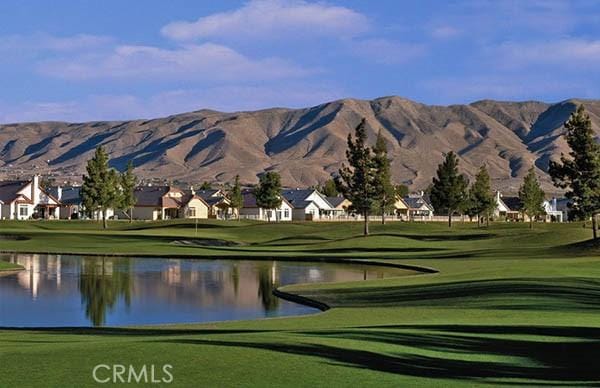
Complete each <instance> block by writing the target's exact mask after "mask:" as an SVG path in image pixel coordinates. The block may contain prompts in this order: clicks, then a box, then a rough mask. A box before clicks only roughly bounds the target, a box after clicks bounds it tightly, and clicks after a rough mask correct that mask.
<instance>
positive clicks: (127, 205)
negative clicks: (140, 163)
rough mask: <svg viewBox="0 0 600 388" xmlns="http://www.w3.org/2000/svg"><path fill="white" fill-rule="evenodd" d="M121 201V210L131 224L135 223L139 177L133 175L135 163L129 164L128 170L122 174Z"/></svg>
mask: <svg viewBox="0 0 600 388" xmlns="http://www.w3.org/2000/svg"><path fill="white" fill-rule="evenodd" d="M120 180H121V198H120V199H121V200H120V208H121V209H123V211H124V212H125V214H127V217H129V222H132V221H133V207H134V206H135V187H136V186H137V177H136V176H135V174H134V173H133V162H131V161H129V163H127V168H126V169H125V171H123V172H122V173H121V177H120Z"/></svg>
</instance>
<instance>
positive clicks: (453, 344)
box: [164, 326, 600, 386]
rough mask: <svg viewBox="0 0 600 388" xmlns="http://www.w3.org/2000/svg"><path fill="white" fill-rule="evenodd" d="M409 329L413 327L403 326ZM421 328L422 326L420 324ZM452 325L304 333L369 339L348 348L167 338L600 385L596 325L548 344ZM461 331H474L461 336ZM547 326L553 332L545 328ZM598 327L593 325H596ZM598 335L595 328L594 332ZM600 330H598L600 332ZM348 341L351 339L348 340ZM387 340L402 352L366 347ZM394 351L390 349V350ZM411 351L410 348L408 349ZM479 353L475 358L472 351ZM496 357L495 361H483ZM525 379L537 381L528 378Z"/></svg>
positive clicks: (390, 369)
mask: <svg viewBox="0 0 600 388" xmlns="http://www.w3.org/2000/svg"><path fill="white" fill-rule="evenodd" d="M402 328H403V329H407V327H402ZM418 328H419V329H420V328H421V327H418ZM445 328H446V326H428V327H427V329H429V330H435V331H437V332H438V333H430V332H423V333H420V332H418V331H417V332H415V330H414V329H412V331H411V332H401V331H393V330H386V331H374V330H373V331H360V330H356V329H352V330H339V331H316V332H303V333H302V334H306V335H307V338H306V341H310V339H311V338H313V337H316V338H317V339H319V340H320V341H322V339H323V338H325V337H326V338H330V339H333V338H335V339H342V340H356V341H364V342H366V344H365V346H366V348H365V347H361V348H360V349H357V348H348V347H343V348H342V347H337V346H331V345H325V344H322V343H318V344H315V343H271V342H246V341H223V340H216V341H215V340H204V339H169V340H165V341H164V342H168V343H176V344H190V345H205V346H225V347H237V348H250V349H260V350H267V351H274V352H279V353H284V354H293V355H301V356H311V357H320V358H323V359H326V360H327V362H328V363H332V364H334V365H343V366H348V367H355V368H366V369H370V370H375V371H380V372H386V373H393V374H399V375H406V376H414V377H427V378H450V379H460V380H472V381H480V382H483V381H481V379H485V382H496V383H505V384H511V383H512V384H515V382H514V381H513V382H510V381H507V380H504V381H502V380H498V379H519V380H520V381H519V382H518V384H523V385H525V384H534V385H542V384H558V385H560V384H576V385H579V386H582V385H588V384H589V385H597V384H598V383H600V369H599V368H598V367H597V360H598V358H599V357H600V340H598V339H597V338H594V339H588V340H584V341H582V340H581V337H582V335H581V331H582V330H583V332H584V333H587V334H589V332H586V330H588V329H590V328H576V327H572V328H559V329H558V331H557V335H559V336H560V337H567V338H561V339H560V340H555V341H550V342H544V341H540V340H535V339H512V338H508V339H507V338H490V337H486V336H481V335H473V334H474V333H475V334H481V333H477V331H476V330H475V331H474V333H473V332H472V331H471V330H472V328H473V327H471V326H466V327H464V328H462V327H461V326H453V327H452V329H453V330H454V331H452V330H451V331H448V332H446V331H445ZM497 329H498V331H499V333H501V334H506V335H516V334H522V331H521V328H520V327H516V329H515V330H513V329H514V327H513V326H503V327H502V328H500V327H498V328H497ZM456 330H458V331H459V332H461V333H463V332H464V333H469V335H457V334H456ZM541 330H546V331H548V330H552V329H548V328H542V329H541ZM592 331H593V329H592ZM593 332H594V333H596V332H595V331H593ZM596 334H597V333H596ZM344 343H348V342H344ZM377 344H386V346H387V347H389V346H398V350H397V352H390V351H389V350H387V352H386V354H383V353H379V352H378V351H371V350H366V349H368V348H369V346H375V347H376V346H379V345H377ZM410 348H416V349H419V350H420V352H419V353H420V354H415V353H410ZM388 349H389V348H388ZM407 349H408V350H407ZM423 349H425V350H430V351H433V352H435V353H432V354H439V355H435V356H434V355H423V354H422V350H423ZM471 354H472V355H473V356H474V357H472V358H471V359H469V357H468V356H469V355H471ZM482 356H485V357H486V358H488V359H489V358H490V357H495V358H496V359H497V361H495V360H489V361H483V360H481V358H482ZM522 379H526V380H532V381H529V382H523V381H521V380H522Z"/></svg>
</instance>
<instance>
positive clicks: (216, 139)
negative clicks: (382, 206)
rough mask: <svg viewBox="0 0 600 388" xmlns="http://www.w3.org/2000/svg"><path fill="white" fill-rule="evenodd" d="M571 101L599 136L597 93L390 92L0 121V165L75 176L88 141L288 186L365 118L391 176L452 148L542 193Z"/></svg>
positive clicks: (142, 163) (0, 170)
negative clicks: (534, 180)
mask: <svg viewBox="0 0 600 388" xmlns="http://www.w3.org/2000/svg"><path fill="white" fill-rule="evenodd" d="M578 104H583V105H584V106H585V108H586V110H587V112H588V113H589V114H590V116H591V119H592V123H593V128H594V131H595V133H596V134H597V135H600V100H578V99H570V100H566V101H563V102H559V103H555V104H550V103H545V102H539V101H526V102H503V101H492V100H482V101H477V102H474V103H471V104H465V105H449V106H436V105H425V104H421V103H417V102H414V101H411V100H408V99H405V98H401V97H396V96H392V97H382V98H377V99H374V100H359V99H342V100H337V101H332V102H328V103H324V104H321V105H318V106H313V107H310V108H302V109H287V108H272V109H263V110H258V111H250V112H234V113H224V112H218V111H213V110H199V111H194V112H189V113H183V114H177V115H172V116H169V117H165V118H158V119H152V120H131V121H96V122H87V123H65V122H36V123H17V124H5V125H0V175H1V177H2V178H7V177H14V176H16V175H22V176H26V175H27V174H32V173H33V172H38V173H52V174H54V175H55V176H57V177H58V178H65V179H67V178H71V179H73V178H75V180H77V179H79V180H80V177H81V174H82V173H83V172H84V170H85V162H86V160H87V159H89V158H90V157H91V156H92V155H93V152H94V149H95V148H96V147H97V146H98V145H103V146H104V147H105V149H106V150H107V151H108V153H109V155H110V157H111V165H113V166H114V167H116V168H119V169H122V168H123V167H124V166H125V165H126V164H127V162H128V161H129V160H132V161H133V163H134V165H135V166H136V171H137V174H138V175H139V176H140V177H145V178H164V179H166V180H171V181H172V180H179V181H184V182H192V183H198V182H202V181H211V182H227V181H231V180H232V179H233V177H234V176H235V175H236V174H239V175H240V179H241V181H242V182H243V183H246V184H251V183H255V182H256V181H257V176H258V175H259V174H261V173H262V172H264V171H268V170H276V171H278V172H279V173H280V174H281V176H282V182H283V184H284V185H286V186H288V187H302V186H311V185H314V184H318V183H322V182H324V181H325V180H326V179H328V178H329V177H330V176H331V175H332V174H335V173H336V172H337V170H338V169H339V167H340V166H341V163H342V162H344V161H345V151H346V139H347V136H348V134H349V133H351V132H352V131H353V129H354V128H355V126H356V125H357V124H358V122H359V121H360V120H361V118H363V117H364V118H366V123H367V127H368V136H369V141H370V142H371V143H373V142H374V140H375V137H376V135H377V132H378V131H382V134H383V136H384V137H385V138H386V139H387V141H388V146H389V154H390V158H392V172H393V177H394V180H395V181H396V182H397V183H405V184H408V185H409V186H410V187H411V188H412V189H422V188H425V187H427V186H428V185H429V183H430V182H431V178H432V176H433V175H434V174H435V171H436V167H437V165H438V164H439V163H440V162H441V161H442V159H443V157H444V154H445V153H447V152H448V151H450V150H454V151H455V152H456V153H457V154H458V155H459V157H460V167H461V170H462V171H463V172H464V173H465V174H466V175H467V176H468V177H469V178H472V177H473V176H474V174H476V172H477V170H478V169H479V167H480V166H481V165H482V164H483V163H485V164H486V165H487V166H488V169H489V171H490V174H491V176H492V180H493V186H494V187H495V188H498V189H502V190H504V191H507V192H516V191H517V190H518V187H519V185H520V183H521V180H522V178H523V176H524V175H525V174H526V172H527V170H528V169H529V168H530V167H531V166H532V165H533V166H535V167H536V169H537V172H538V175H539V178H540V180H541V181H542V183H543V186H544V188H545V189H546V190H547V191H548V192H556V191H557V190H556V189H555V188H554V187H553V186H552V182H551V180H550V178H549V176H548V174H547V173H546V171H547V168H548V163H549V161H550V160H551V159H556V158H558V157H559V156H560V154H561V152H563V153H566V152H568V146H567V144H566V141H565V139H564V137H563V136H562V135H563V133H564V127H563V123H564V122H565V121H566V120H567V119H568V118H569V115H570V114H571V112H573V111H574V110H575V108H576V106H577V105H578Z"/></svg>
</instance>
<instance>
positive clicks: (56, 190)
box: [48, 186, 115, 220]
mask: <svg viewBox="0 0 600 388" xmlns="http://www.w3.org/2000/svg"><path fill="white" fill-rule="evenodd" d="M48 193H49V194H50V195H51V196H53V197H54V198H56V199H58V200H59V201H60V209H59V218H60V219H61V220H73V219H86V218H88V217H89V215H88V213H87V212H86V211H85V208H84V206H83V199H82V197H81V186H65V187H61V186H57V187H51V188H49V189H48ZM114 216H115V211H114V209H106V217H107V218H113V217H114ZM91 217H92V219H94V220H100V219H102V212H101V211H100V210H96V211H94V212H93V214H92V215H91Z"/></svg>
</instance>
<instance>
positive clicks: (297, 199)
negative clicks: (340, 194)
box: [281, 189, 338, 221]
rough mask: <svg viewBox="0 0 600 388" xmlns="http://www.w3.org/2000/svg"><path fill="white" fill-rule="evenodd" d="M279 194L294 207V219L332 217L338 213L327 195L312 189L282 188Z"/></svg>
mask: <svg viewBox="0 0 600 388" xmlns="http://www.w3.org/2000/svg"><path fill="white" fill-rule="evenodd" d="M281 195H283V197H284V198H285V199H287V200H288V202H289V203H290V204H291V205H292V206H293V207H294V211H293V214H292V218H293V219H294V220H298V221H305V220H306V221H318V220H320V219H333V218H334V217H335V216H336V215H337V213H338V210H337V209H335V207H334V206H333V205H332V204H331V203H329V201H328V200H327V197H325V196H324V195H323V194H321V193H319V192H318V191H317V190H314V189H296V190H284V191H283V192H282V193H281Z"/></svg>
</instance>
